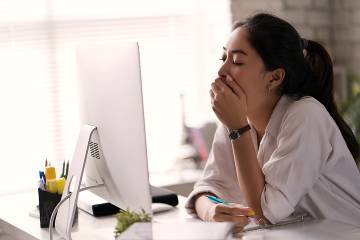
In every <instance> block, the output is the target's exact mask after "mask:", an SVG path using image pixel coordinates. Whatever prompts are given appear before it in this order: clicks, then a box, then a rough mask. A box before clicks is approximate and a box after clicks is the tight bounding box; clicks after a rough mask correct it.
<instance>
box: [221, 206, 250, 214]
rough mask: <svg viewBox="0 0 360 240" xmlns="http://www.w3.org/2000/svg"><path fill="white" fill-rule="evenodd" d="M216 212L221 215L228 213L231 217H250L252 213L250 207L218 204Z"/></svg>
mask: <svg viewBox="0 0 360 240" xmlns="http://www.w3.org/2000/svg"><path fill="white" fill-rule="evenodd" d="M216 211H217V212H219V213H226V214H230V215H243V216H249V215H250V214H249V213H250V212H251V208H249V207H239V206H238V205H236V204H231V205H225V204H218V206H217V208H216Z"/></svg>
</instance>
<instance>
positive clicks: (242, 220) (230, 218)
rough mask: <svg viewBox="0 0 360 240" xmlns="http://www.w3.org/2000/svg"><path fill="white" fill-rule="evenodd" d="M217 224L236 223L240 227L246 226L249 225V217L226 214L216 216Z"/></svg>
mask: <svg viewBox="0 0 360 240" xmlns="http://www.w3.org/2000/svg"><path fill="white" fill-rule="evenodd" d="M214 220H215V221H216V222H236V223H237V224H238V225H241V226H245V225H246V224H248V223H249V220H248V217H246V216H240V215H228V214H225V213H219V214H215V216H214Z"/></svg>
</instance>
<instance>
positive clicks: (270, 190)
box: [261, 103, 334, 223]
mask: <svg viewBox="0 0 360 240" xmlns="http://www.w3.org/2000/svg"><path fill="white" fill-rule="evenodd" d="M295 104H296V103H295ZM330 119H331V120H332V118H331V116H330V115H329V114H328V112H327V111H326V109H325V108H324V107H323V106H322V105H320V104H314V103H311V104H303V103H300V104H299V105H295V106H294V107H292V109H290V110H289V111H288V112H287V113H286V114H285V115H284V118H283V120H282V123H281V127H280V130H279V134H278V136H277V139H276V142H277V148H276V149H275V151H274V152H273V153H272V155H271V156H270V159H269V161H267V162H266V163H265V164H264V166H263V169H262V170H263V173H264V175H265V182H266V183H265V187H264V190H263V192H262V195H261V207H262V211H263V214H264V216H265V217H266V218H267V219H268V220H269V221H270V222H272V223H276V222H278V221H280V220H282V219H283V218H285V217H287V216H289V215H290V214H291V213H292V212H293V211H294V209H295V206H296V205H297V203H298V202H299V201H300V199H301V197H302V196H304V195H305V194H306V193H307V192H308V191H309V190H310V189H311V188H312V186H313V185H314V183H315V182H316V181H317V179H318V178H319V176H320V175H321V169H322V168H323V166H324V164H325V162H326V160H327V159H328V156H329V155H330V153H331V151H332V147H331V144H330V141H329V136H328V135H329V133H328V131H327V129H330V127H329V124H334V122H331V120H330Z"/></svg>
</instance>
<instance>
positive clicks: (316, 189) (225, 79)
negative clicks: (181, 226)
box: [186, 14, 360, 231]
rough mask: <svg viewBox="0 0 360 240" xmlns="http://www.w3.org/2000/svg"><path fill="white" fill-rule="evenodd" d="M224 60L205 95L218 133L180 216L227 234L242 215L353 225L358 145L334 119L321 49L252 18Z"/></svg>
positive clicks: (269, 21) (328, 66)
mask: <svg viewBox="0 0 360 240" xmlns="http://www.w3.org/2000/svg"><path fill="white" fill-rule="evenodd" d="M222 61H223V64H222V66H221V68H220V70H219V72H218V75H219V76H218V78H217V79H216V80H215V81H214V82H213V83H212V84H211V90H210V95H211V100H212V108H213V110H214V112H215V114H216V116H217V117H218V119H219V120H220V122H221V125H220V126H219V127H218V129H217V132H216V134H215V138H214V142H213V147H212V151H211V154H210V156H209V160H208V162H207V165H206V167H205V170H204V174H203V177H202V179H200V180H199V181H198V182H197V183H196V184H195V187H194V190H193V192H192V193H191V194H190V195H189V198H188V201H187V203H186V207H187V210H188V212H190V213H192V214H195V215H197V216H198V217H200V218H201V219H203V220H205V221H234V222H236V225H235V226H236V228H235V231H241V230H242V229H243V227H244V226H245V225H246V224H247V223H248V222H249V220H248V217H247V216H249V215H250V214H249V213H250V212H249V211H250V209H253V210H254V211H255V218H256V219H257V220H258V222H259V223H276V222H278V221H280V220H282V219H284V218H286V217H288V216H289V215H290V214H293V213H307V214H309V215H311V216H312V217H314V218H328V219H333V220H337V221H342V222H345V223H349V224H353V225H359V224H360V174H359V170H358V168H357V166H356V161H355V159H358V157H359V146H358V143H357V142H356V139H355V137H354V135H353V133H352V132H351V129H350V128H349V127H348V125H347V124H346V123H345V122H344V120H343V119H342V117H341V116H340V115H339V113H338V112H337V109H336V105H335V103H334V99H333V70H332V62H331V59H330V57H329V55H328V53H327V52H326V50H325V49H324V48H323V47H322V46H321V45H320V44H319V43H317V42H315V41H311V40H305V39H302V38H300V36H299V34H298V32H297V31H296V30H295V29H294V28H293V27H292V26H291V25H290V24H289V23H287V22H286V21H284V20H282V19H280V18H277V17H275V16H272V15H269V14H257V15H255V16H253V17H252V18H250V19H248V20H247V21H245V22H243V23H237V24H235V26H234V28H233V32H232V33H231V35H230V38H229V40H228V42H227V45H226V47H224V53H223V57H222ZM237 130H238V131H237ZM209 195H211V196H215V197H218V198H220V199H223V200H225V201H228V202H232V203H237V204H230V205H226V204H216V203H214V202H213V201H210V199H209V198H208V196H209ZM243 206H248V207H243Z"/></svg>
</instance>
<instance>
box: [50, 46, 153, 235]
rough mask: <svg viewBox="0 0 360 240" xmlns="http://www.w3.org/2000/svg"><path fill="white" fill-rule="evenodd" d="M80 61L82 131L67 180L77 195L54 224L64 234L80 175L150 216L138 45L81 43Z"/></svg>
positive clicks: (124, 204) (115, 201)
mask: <svg viewBox="0 0 360 240" xmlns="http://www.w3.org/2000/svg"><path fill="white" fill-rule="evenodd" d="M77 59H78V79H79V91H80V94H79V96H80V119H81V128H82V129H81V132H80V136H79V140H78V143H77V147H76V150H75V153H74V158H73V160H72V162H71V165H70V172H69V176H68V180H67V182H66V184H65V189H68V191H70V190H69V189H70V188H69V186H70V185H71V182H73V183H72V184H73V185H75V187H74V188H73V189H72V192H73V194H72V195H74V196H71V198H72V199H70V201H68V202H67V204H65V203H66V202H65V203H64V206H61V207H60V208H59V212H58V216H57V218H56V225H55V226H56V230H57V232H58V233H59V232H60V234H63V235H65V236H66V235H70V233H71V225H72V220H73V217H72V218H71V219H70V218H69V216H71V215H72V214H73V213H74V205H75V206H76V203H77V197H78V191H79V188H80V183H81V178H85V182H86V185H87V186H95V185H99V184H103V186H101V187H97V188H93V189H92V190H91V191H92V192H93V193H95V194H97V195H98V196H100V197H101V198H103V199H105V200H107V201H109V202H111V203H113V204H114V205H116V206H118V207H119V208H121V209H131V210H135V211H140V210H142V209H143V210H144V211H145V212H147V213H149V214H151V194H150V185H149V173H148V162H147V151H146V137H145V136H146V135H145V121H144V109H143V98H142V84H141V74H140V58H139V47H138V44H137V43H121V44H105V45H91V46H90V45H89V46H81V47H79V48H78V50H77ZM84 168H85V174H84V177H82V176H83V172H84ZM69 177H71V178H72V179H69ZM64 192H65V191H64ZM64 195H65V194H64ZM63 198H64V196H63ZM64 219H67V220H65V221H66V223H65V222H64Z"/></svg>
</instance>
